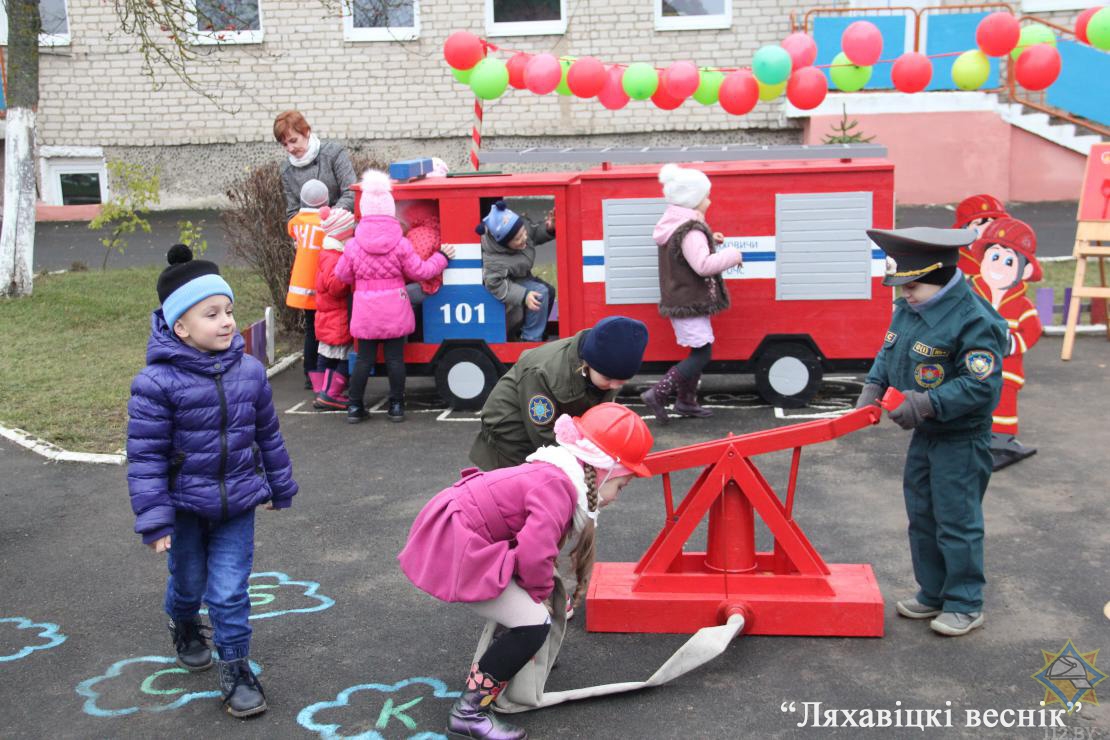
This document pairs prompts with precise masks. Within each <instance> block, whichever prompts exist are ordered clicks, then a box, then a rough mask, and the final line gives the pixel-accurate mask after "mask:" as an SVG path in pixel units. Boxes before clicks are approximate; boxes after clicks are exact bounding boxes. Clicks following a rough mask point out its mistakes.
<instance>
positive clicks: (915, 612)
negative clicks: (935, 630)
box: [894, 599, 940, 619]
mask: <svg viewBox="0 0 1110 740" xmlns="http://www.w3.org/2000/svg"><path fill="white" fill-rule="evenodd" d="M894 608H895V609H897V610H898V613H899V614H901V615H902V616H903V617H908V618H909V619H929V618H930V617H935V616H937V615H938V614H940V609H939V608H938V607H935V606H925V605H924V604H922V603H921V602H920V601H918V600H917V599H903V600H902V601H899V602H898V603H897V604H895V605H894Z"/></svg>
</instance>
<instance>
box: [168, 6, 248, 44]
mask: <svg viewBox="0 0 1110 740" xmlns="http://www.w3.org/2000/svg"><path fill="white" fill-rule="evenodd" d="M255 1H256V2H257V3H258V30H257V31H201V30H198V29H197V11H196V7H197V6H196V2H195V0H192V1H191V2H190V3H189V9H188V10H187V11H186V12H185V22H186V23H187V24H189V43H191V44H193V45H194V46H217V45H220V44H261V43H262V41H263V40H264V38H265V29H266V22H265V19H264V17H263V12H262V0H255Z"/></svg>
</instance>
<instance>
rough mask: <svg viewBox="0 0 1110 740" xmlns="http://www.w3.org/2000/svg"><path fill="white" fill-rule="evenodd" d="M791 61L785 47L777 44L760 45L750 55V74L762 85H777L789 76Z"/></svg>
mask: <svg viewBox="0 0 1110 740" xmlns="http://www.w3.org/2000/svg"><path fill="white" fill-rule="evenodd" d="M792 66H793V61H792V60H791V59H790V54H789V53H788V52H787V51H786V49H784V48H782V47H781V46H779V45H778V44H768V45H767V46H764V47H761V48H760V49H759V51H757V52H756V53H755V56H754V57H752V74H754V75H755V79H756V80H757V81H759V82H762V83H763V84H764V85H778V84H781V83H783V82H786V80H787V79H788V78H789V77H790V70H791V67H792Z"/></svg>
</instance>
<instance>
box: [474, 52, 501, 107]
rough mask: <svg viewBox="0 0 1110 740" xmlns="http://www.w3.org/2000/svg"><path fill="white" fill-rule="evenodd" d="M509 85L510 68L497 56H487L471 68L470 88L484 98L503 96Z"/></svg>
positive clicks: (491, 98) (490, 98)
mask: <svg viewBox="0 0 1110 740" xmlns="http://www.w3.org/2000/svg"><path fill="white" fill-rule="evenodd" d="M508 86H509V68H508V67H506V66H505V63H504V62H503V61H501V60H500V59H498V58H497V57H486V58H485V59H483V60H482V61H480V62H478V63H477V64H475V65H474V68H473V69H472V70H470V89H471V90H473V91H474V94H475V95H476V96H477V97H479V98H481V99H482V100H493V99H494V98H499V97H501V94H502V93H504V92H505V88H506V87H508Z"/></svg>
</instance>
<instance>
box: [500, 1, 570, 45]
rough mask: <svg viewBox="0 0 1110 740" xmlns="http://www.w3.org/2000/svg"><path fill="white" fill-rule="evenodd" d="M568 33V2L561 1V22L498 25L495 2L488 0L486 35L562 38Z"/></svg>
mask: <svg viewBox="0 0 1110 740" xmlns="http://www.w3.org/2000/svg"><path fill="white" fill-rule="evenodd" d="M566 32H567V0H559V20H557V21H521V22H515V23H496V22H494V20H493V0H486V35H488V36H562V35H563V34H565V33H566Z"/></svg>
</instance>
